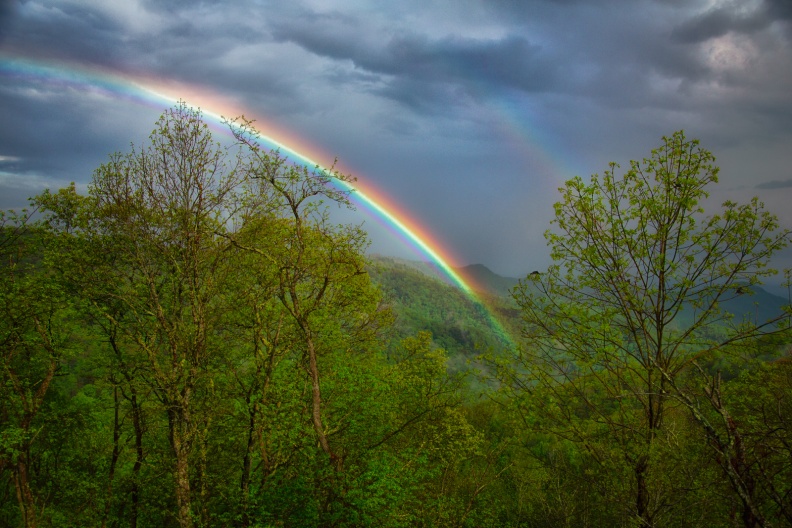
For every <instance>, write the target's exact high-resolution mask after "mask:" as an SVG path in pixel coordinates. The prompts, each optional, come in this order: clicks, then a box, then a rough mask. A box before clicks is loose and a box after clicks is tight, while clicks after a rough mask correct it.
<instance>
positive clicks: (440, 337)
mask: <svg viewBox="0 0 792 528" xmlns="http://www.w3.org/2000/svg"><path fill="white" fill-rule="evenodd" d="M370 262H371V264H370V266H369V275H370V276H371V278H372V280H373V281H374V283H375V284H377V285H379V287H380V288H381V289H382V292H383V294H384V296H385V302H386V303H387V304H388V305H389V306H390V308H391V309H392V310H393V312H394V314H395V316H396V323H395V324H394V327H393V329H392V333H393V335H392V336H391V337H392V338H393V339H390V340H389V342H390V343H392V345H391V346H394V345H393V344H395V343H397V342H398V341H400V340H401V339H402V338H404V337H407V336H411V335H415V334H416V333H417V332H420V331H429V332H431V333H432V336H433V339H434V342H435V344H437V345H438V346H440V347H442V348H444V349H445V350H446V351H447V352H448V353H449V358H450V363H451V364H450V368H451V370H460V369H463V368H465V363H466V362H467V360H470V359H473V358H474V357H475V356H477V355H479V354H481V353H483V352H486V351H488V350H495V351H503V350H506V349H509V348H511V347H512V346H513V345H512V343H513V341H514V339H515V337H516V335H517V328H518V326H519V317H518V311H517V309H516V306H515V305H514V303H513V301H511V300H510V299H506V298H504V297H501V296H499V295H492V294H489V293H488V292H482V293H477V295H476V297H475V298H474V297H472V296H470V295H468V294H466V293H465V292H463V291H462V290H461V289H459V288H458V287H456V286H453V285H451V284H448V283H447V282H445V281H443V280H441V278H440V277H439V276H438V274H437V272H436V271H435V270H434V269H433V268H432V267H431V266H430V265H429V264H424V263H420V262H418V263H416V262H412V261H405V260H402V259H397V258H392V257H382V256H370ZM482 268H483V266H482ZM484 269H486V268H484ZM487 271H489V270H487ZM489 273H492V272H489ZM492 275H494V276H495V277H497V275H495V274H492Z"/></svg>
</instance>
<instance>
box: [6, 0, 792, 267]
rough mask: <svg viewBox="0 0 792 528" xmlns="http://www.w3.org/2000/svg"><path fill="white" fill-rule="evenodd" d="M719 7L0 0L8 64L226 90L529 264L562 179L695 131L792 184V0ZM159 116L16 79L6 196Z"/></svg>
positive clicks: (753, 169) (448, 233) (142, 133)
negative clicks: (95, 69) (790, 174)
mask: <svg viewBox="0 0 792 528" xmlns="http://www.w3.org/2000/svg"><path fill="white" fill-rule="evenodd" d="M364 4H365V3H364ZM711 4H713V2H710V1H708V0H637V1H636V0H598V1H597V2H591V1H588V0H491V1H490V0H455V1H453V2H451V1H449V0H403V1H401V2H390V3H383V4H382V5H378V6H377V8H376V9H374V8H371V7H370V6H365V5H363V6H362V7H361V4H360V3H357V2H346V1H344V0H322V2H317V1H316V0H310V1H308V0H305V1H304V2H303V1H302V0H293V1H290V2H276V1H275V0H239V1H235V2H228V1H225V0H162V1H160V0H124V1H123V2H122V1H117V2H116V1H112V2H111V1H107V2H87V1H84V0H64V1H62V2H50V1H47V0H26V1H25V2H9V1H8V0H0V38H3V39H4V40H3V41H2V42H0V46H2V47H0V52H1V53H2V56H0V60H2V57H8V56H12V57H13V56H15V55H22V56H26V57H33V58H36V57H38V58H41V59H45V60H46V61H48V62H50V63H56V64H57V63H58V62H59V61H61V60H62V61H64V62H65V63H67V64H73V63H77V64H81V65H85V66H88V67H91V66H100V67H101V68H100V70H103V69H109V70H112V71H118V72H126V73H128V74H131V75H133V76H134V75H136V74H141V75H142V76H144V77H146V78H148V77H153V78H157V79H169V80H170V79H172V80H173V81H175V83H177V84H186V85H188V86H194V87H196V88H197V89H200V90H206V91H208V92H210V93H211V92H214V93H218V94H220V95H222V96H223V97H224V98H228V99H230V100H231V101H233V102H235V103H237V102H238V106H239V107H240V109H241V110H244V112H245V113H246V114H247V115H248V116H253V117H259V118H260V119H261V121H262V122H264V123H266V124H268V125H272V129H273V130H274V131H275V132H276V133H279V132H281V131H284V132H286V131H288V132H289V134H287V136H289V137H297V138H299V141H298V143H299V142H300V141H304V144H306V145H315V146H317V147H319V148H317V150H318V151H319V150H322V151H325V152H328V153H329V154H330V158H331V159H332V156H334V155H338V156H339V158H340V160H341V161H342V162H343V163H344V164H348V165H349V166H351V167H354V170H353V171H350V172H354V173H355V174H358V175H364V176H365V178H361V181H367V182H370V183H371V184H372V185H373V187H374V188H375V189H376V188H379V189H381V190H382V193H383V194H384V195H385V196H388V197H390V198H392V199H393V201H394V203H398V204H400V205H401V206H403V207H404V210H406V211H410V212H411V214H413V215H414V216H415V218H416V221H417V223H418V224H424V225H425V226H427V227H431V228H432V229H428V230H429V231H431V232H433V233H434V234H435V237H436V238H437V239H438V240H444V241H446V243H447V244H448V245H449V246H450V247H449V249H451V250H456V251H452V253H453V252H456V253H457V254H458V255H459V256H460V260H461V262H459V263H460V264H464V263H470V262H483V263H485V264H487V265H489V266H491V267H494V268H496V269H500V270H503V271H504V272H507V273H511V274H520V273H524V271H525V269H523V265H525V266H526V267H527V269H529V270H530V269H535V268H537V267H538V266H539V265H540V264H539V263H535V264H531V263H530V262H531V259H532V258H534V256H535V255H539V254H542V255H545V253H543V252H545V247H544V242H543V239H542V232H543V231H544V229H545V228H546V226H547V223H548V222H549V218H550V216H551V215H552V207H551V204H552V203H553V202H554V201H556V200H557V194H556V189H557V187H558V182H559V181H562V180H563V179H566V178H569V177H571V176H573V175H574V174H576V173H579V174H591V173H593V172H597V171H601V170H602V168H603V167H605V166H607V162H608V161H610V160H617V161H621V162H626V160H629V159H640V158H642V157H643V156H646V155H648V153H649V151H650V149H651V148H654V147H656V146H657V145H658V141H659V138H660V137H661V136H662V135H668V134H670V133H671V132H672V131H674V130H678V129H680V128H685V129H686V131H688V133H689V135H690V137H698V138H700V139H701V140H702V143H703V144H706V145H707V146H708V148H710V147H711V148H712V149H713V151H715V152H716V153H717V154H718V156H719V159H721V154H722V153H723V158H722V159H725V160H729V163H728V164H727V166H724V167H723V169H724V170H723V172H722V174H724V179H726V178H727V176H726V175H727V174H729V175H733V176H728V177H729V178H731V179H732V180H734V181H730V182H729V185H730V188H734V189H741V191H740V192H745V193H748V192H749V191H750V192H756V194H764V195H765V196H763V199H765V200H767V197H768V196H770V197H775V196H777V195H781V194H783V193H779V192H775V193H773V192H772V191H773V190H774V189H779V188H782V187H787V186H790V182H789V181H776V180H775V178H778V175H779V174H781V175H783V174H786V172H785V170H786V167H788V166H789V163H790V162H792V160H790V159H789V153H790V152H792V125H791V124H792V111H790V109H791V108H792V28H791V27H790V26H792V24H789V22H790V21H791V20H792V2H791V1H789V0H766V1H765V2H764V3H759V4H756V5H757V6H758V7H753V8H750V7H749V8H743V7H742V6H741V2H739V1H738V0H733V1H731V2H719V3H717V4H718V5H720V6H721V7H717V8H711V7H709V6H710V5H711ZM751 5H754V4H751ZM779 30H780V31H779ZM784 32H786V33H784ZM724 35H730V37H731V36H734V37H735V38H726V39H722V40H720V41H714V40H713V39H716V38H717V37H723V36H724ZM67 67H68V66H67ZM160 110H161V109H156V110H154V111H152V113H151V114H150V115H149V114H146V115H143V114H145V113H146V112H143V111H142V110H141V106H140V105H138V104H137V103H132V102H129V101H120V100H116V99H115V98H114V97H113V96H112V94H109V95H108V94H102V93H92V92H91V91H90V90H87V91H83V90H80V88H79V87H78V86H74V85H69V84H68V83H64V85H63V86H57V85H50V84H48V83H47V82H45V81H36V80H30V81H28V80H26V79H24V78H22V76H18V77H11V76H8V75H6V76H5V77H3V75H2V74H0V160H2V161H0V201H2V198H3V197H5V198H7V200H10V199H11V197H14V200H17V199H18V198H19V197H20V196H22V195H23V194H27V195H30V194H35V193H34V192H32V191H33V190H35V188H40V187H41V186H42V185H50V184H52V182H54V184H55V185H57V184H58V182H63V183H65V182H68V181H70V180H76V181H77V182H78V183H83V184H85V182H87V181H88V179H89V178H90V174H91V170H92V169H93V168H95V167H96V166H97V165H98V164H99V163H101V162H102V161H104V160H105V159H106V157H107V154H108V153H110V152H113V151H115V150H121V151H126V150H127V149H128V143H129V142H130V141H134V142H136V143H139V142H140V141H141V140H142V139H145V137H146V136H147V134H148V133H149V132H150V131H151V128H152V125H153V123H154V121H155V119H156V115H157V114H158V113H159V111H160ZM146 111H148V109H146ZM729 165H731V166H733V167H734V168H730V167H729ZM747 175H750V176H747ZM12 180H14V181H13V182H12ZM9 182H12V183H14V185H11V183H9ZM756 182H766V183H763V184H760V185H759V186H757V185H756ZM754 188H755V189H758V190H754ZM759 191H764V193H761V192H759ZM735 192H736V191H735ZM438 197H442V199H438ZM7 200H6V201H7ZM4 203H5V202H4ZM790 223H792V219H791V220H790ZM386 245H387V244H386ZM391 245H392V244H391ZM375 246H376V243H375ZM378 247H379V248H380V249H381V248H382V245H379V246H378ZM515 248H517V249H515ZM542 258H544V257H542Z"/></svg>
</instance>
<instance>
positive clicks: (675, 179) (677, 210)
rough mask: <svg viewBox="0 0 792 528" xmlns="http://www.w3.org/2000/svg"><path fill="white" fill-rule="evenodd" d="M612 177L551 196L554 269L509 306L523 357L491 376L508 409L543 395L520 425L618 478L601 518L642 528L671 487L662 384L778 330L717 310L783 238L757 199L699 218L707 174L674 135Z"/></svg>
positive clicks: (659, 512)
mask: <svg viewBox="0 0 792 528" xmlns="http://www.w3.org/2000/svg"><path fill="white" fill-rule="evenodd" d="M617 169H618V165H617V164H615V163H612V164H611V165H610V169H609V170H608V171H606V172H605V174H604V176H603V177H601V178H600V177H599V176H598V175H594V176H592V177H591V181H590V182H589V183H585V182H584V181H583V180H582V179H581V178H580V177H576V178H574V179H572V180H570V181H568V182H566V184H565V185H564V187H563V188H561V189H560V191H561V196H562V199H561V201H560V202H558V203H557V204H556V205H555V219H554V221H553V224H554V225H555V229H553V230H549V231H548V232H547V233H546V234H545V238H546V239H547V242H548V245H549V247H550V249H551V256H552V259H553V261H554V264H553V265H551V266H550V267H549V269H548V270H547V271H546V272H545V273H542V274H532V275H530V276H528V277H527V278H526V279H525V280H523V281H521V283H520V285H519V287H518V288H517V289H516V291H515V292H514V297H515V299H516V301H517V303H518V304H519V306H520V308H521V310H522V313H523V320H524V329H523V337H524V339H525V344H524V347H523V348H522V350H521V351H520V353H519V355H518V357H517V358H516V362H515V364H514V365H512V366H511V368H509V369H504V370H502V371H501V374H502V379H503V380H504V381H505V382H506V386H507V387H509V388H511V389H512V390H513V391H514V394H516V395H517V396H518V397H519V396H520V395H525V394H530V393H535V392H538V391H544V394H545V397H546V398H547V401H546V405H545V407H544V408H543V409H534V411H535V412H537V413H538V414H539V415H541V416H542V417H543V419H544V420H545V422H544V423H546V424H549V425H548V427H550V428H551V430H552V431H553V432H554V433H556V434H557V435H559V436H563V437H565V438H567V439H571V440H573V441H575V442H577V443H578V445H580V446H581V449H583V450H584V452H586V453H588V454H589V455H590V456H591V457H593V458H594V459H595V460H597V461H598V464H599V465H600V466H601V467H609V468H610V469H609V471H611V472H618V471H624V479H626V480H624V482H627V483H629V485H628V486H627V489H626V491H624V492H623V493H621V495H620V496H618V497H615V498H614V502H613V504H614V507H615V505H616V504H619V503H624V502H625V501H626V502H627V503H628V504H631V505H632V507H631V508H630V509H629V510H630V511H626V512H625V515H626V516H632V517H634V518H635V519H637V521H638V523H639V525H640V526H644V527H649V526H654V525H656V524H657V522H659V521H660V520H661V519H663V518H664V516H666V515H670V513H669V512H670V511H671V510H672V509H673V508H674V507H675V506H674V505H675V504H679V502H678V498H679V497H678V496H676V497H675V495H674V494H675V493H676V491H675V490H676V488H681V487H682V486H681V483H680V482H678V481H676V482H675V481H674V478H673V476H672V475H673V472H674V471H675V470H676V469H675V468H674V464H669V465H667V466H665V468H664V470H663V471H660V470H659V469H660V467H661V466H662V465H663V464H664V462H665V463H667V462H668V461H669V460H671V459H672V457H673V456H674V454H673V453H672V452H670V451H667V449H666V448H664V447H663V446H664V445H668V443H667V442H666V443H663V442H659V440H661V439H663V438H665V437H666V436H667V434H668V432H669V430H670V424H669V421H670V420H672V419H673V418H672V417H673V416H675V412H674V408H675V407H678V406H679V403H678V402H677V401H676V400H675V399H673V398H671V397H670V392H672V391H673V388H672V384H671V382H676V381H677V380H681V379H682V376H683V374H685V373H686V372H688V371H689V370H690V369H691V367H692V365H693V364H694V363H695V362H696V361H702V360H705V359H708V358H713V357H714V356H716V355H717V354H718V353H720V352H722V351H723V350H725V347H727V345H729V344H732V343H737V342H743V341H746V340H750V339H752V338H755V337H757V336H759V335H762V334H765V333H772V332H775V331H777V330H778V329H777V327H776V326H774V324H775V323H777V322H778V321H780V320H781V319H783V318H784V317H786V316H785V315H784V314H778V317H775V318H773V319H771V320H768V321H747V320H740V319H739V318H736V319H735V318H734V317H733V316H731V315H730V314H728V313H727V312H725V311H724V309H723V308H722V306H723V303H724V302H725V301H727V300H729V299H732V298H735V297H736V296H738V295H741V294H743V293H745V292H746V291H747V290H748V289H749V287H750V286H752V285H755V284H759V283H761V280H762V279H763V278H764V277H767V276H769V275H772V274H774V273H775V271H774V270H773V269H771V268H770V267H769V263H770V259H771V257H772V256H773V254H774V253H776V252H777V251H778V250H780V249H782V248H783V247H785V246H786V245H787V243H788V241H789V231H787V230H780V229H779V228H778V221H777V219H776V217H775V216H773V215H772V214H770V213H769V212H767V211H765V210H764V207H763V205H762V204H761V203H760V202H759V201H758V200H757V199H753V200H751V201H750V202H749V203H748V204H744V205H738V204H736V203H733V202H726V203H724V204H723V208H722V211H721V212H720V213H719V214H716V215H712V216H704V209H703V206H702V201H703V200H704V199H705V198H707V196H708V194H707V190H706V189H707V187H708V186H709V185H711V184H714V183H716V182H717V181H718V178H717V174H718V168H717V167H716V166H715V165H714V157H713V155H712V154H711V153H710V152H709V151H707V150H705V149H703V148H701V147H700V146H699V142H698V141H696V140H692V141H691V140H687V139H686V138H685V136H684V133H683V132H681V131H680V132H676V133H674V134H673V135H672V136H671V137H664V138H663V144H662V145H661V146H660V147H659V148H658V149H655V150H653V151H652V154H651V157H650V158H648V159H644V160H643V161H642V162H637V161H632V162H631V163H630V169H629V170H628V171H627V172H626V173H624V175H623V176H622V177H618V176H617V175H616V170H617ZM680 382H681V381H680ZM615 446H618V448H615ZM664 449H666V451H664ZM619 468H623V469H619ZM664 472H665V474H663V473H664ZM669 476H671V479H670V480H669ZM621 481H622V479H621V477H620V478H619V482H618V484H619V485H621V484H622V482H621ZM614 489H616V488H615V487H614ZM611 491H612V490H611ZM629 497H631V499H630V498H629Z"/></svg>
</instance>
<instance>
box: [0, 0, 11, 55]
mask: <svg viewBox="0 0 792 528" xmlns="http://www.w3.org/2000/svg"><path fill="white" fill-rule="evenodd" d="M13 7H14V2H13V0H0V44H2V43H3V40H5V37H6V35H7V33H8V32H9V31H10V30H11V27H10V25H11V15H12V9H13Z"/></svg>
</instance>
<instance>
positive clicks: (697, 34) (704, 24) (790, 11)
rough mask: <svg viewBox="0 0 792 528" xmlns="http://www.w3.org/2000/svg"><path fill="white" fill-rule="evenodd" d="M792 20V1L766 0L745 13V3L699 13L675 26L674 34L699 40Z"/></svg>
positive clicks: (745, 32)
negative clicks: (743, 7) (743, 5)
mask: <svg viewBox="0 0 792 528" xmlns="http://www.w3.org/2000/svg"><path fill="white" fill-rule="evenodd" d="M788 20H792V3H790V2H788V1H787V0H764V2H763V3H762V4H760V5H759V6H758V7H757V8H755V9H754V10H753V11H751V12H748V13H746V12H744V10H743V9H742V5H741V4H740V3H739V2H735V3H733V4H730V5H728V4H727V5H725V6H721V7H716V8H712V9H710V10H709V11H707V12H704V13H702V14H699V15H697V16H695V17H693V18H691V19H689V20H687V21H686V22H684V23H683V24H681V25H679V26H678V27H677V28H675V29H674V31H673V33H672V34H673V35H674V37H676V38H677V39H678V40H679V41H680V42H684V43H698V42H703V41H706V40H709V39H712V38H716V37H721V36H723V35H726V34H727V33H730V32H735V33H743V34H752V33H755V32H757V31H761V30H764V29H766V28H768V27H769V26H770V25H771V24H772V23H773V22H776V21H780V22H784V21H788Z"/></svg>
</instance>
